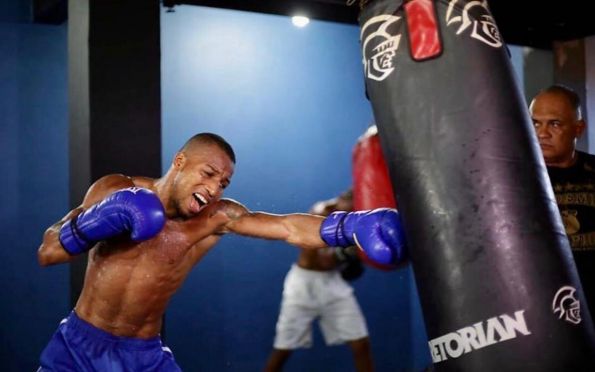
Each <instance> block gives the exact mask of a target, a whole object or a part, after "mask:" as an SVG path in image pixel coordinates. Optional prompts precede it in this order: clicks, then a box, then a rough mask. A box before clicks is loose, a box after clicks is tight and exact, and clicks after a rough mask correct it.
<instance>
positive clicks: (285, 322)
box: [274, 264, 368, 350]
mask: <svg viewBox="0 0 595 372" xmlns="http://www.w3.org/2000/svg"><path fill="white" fill-rule="evenodd" d="M317 318H319V324H320V330H321V331H322V335H323V337H324V341H325V342H326V344H327V345H337V344H342V343H345V342H346V341H353V340H357V339H360V338H363V337H366V336H368V328H367V327H366V320H365V319H364V316H363V314H362V311H361V309H360V307H359V305H358V303H357V300H356V299H355V296H354V294H353V288H352V287H351V286H350V285H349V284H347V282H346V281H345V280H343V278H341V274H340V273H339V272H338V271H336V270H332V271H314V270H306V269H302V268H301V267H299V266H298V265H297V264H293V266H292V267H291V270H289V272H288V273H287V276H286V277H285V282H284V286H283V300H282V301H281V311H280V312H279V319H278V320H277V333H276V335H275V342H274V347H275V349H284V350H287V349H297V348H306V347H310V346H312V323H313V322H314V320H315V319H317Z"/></svg>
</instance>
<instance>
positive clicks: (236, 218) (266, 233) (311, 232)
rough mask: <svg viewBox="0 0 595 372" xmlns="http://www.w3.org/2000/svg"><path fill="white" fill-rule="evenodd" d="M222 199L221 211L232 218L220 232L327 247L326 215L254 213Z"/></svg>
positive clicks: (301, 246) (307, 247) (293, 243)
mask: <svg viewBox="0 0 595 372" xmlns="http://www.w3.org/2000/svg"><path fill="white" fill-rule="evenodd" d="M221 202H222V203H224V204H223V205H224V207H223V208H222V209H221V211H222V212H223V213H225V214H226V215H227V217H228V218H229V220H228V222H227V223H226V224H225V225H224V226H223V228H222V229H221V231H220V232H221V233H226V232H232V233H235V234H240V235H245V236H251V237H254V238H262V239H270V240H282V241H285V242H287V243H289V244H292V245H295V246H298V247H300V248H305V249H316V248H322V247H326V244H325V243H324V241H323V240H322V239H321V238H320V225H321V224H322V220H323V217H320V216H314V215H311V214H286V215H277V214H270V213H263V212H251V211H249V210H248V209H247V208H246V207H244V206H243V205H241V204H240V203H238V202H235V201H232V200H227V199H226V200H222V201H221Z"/></svg>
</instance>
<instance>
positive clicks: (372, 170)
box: [352, 125, 397, 270]
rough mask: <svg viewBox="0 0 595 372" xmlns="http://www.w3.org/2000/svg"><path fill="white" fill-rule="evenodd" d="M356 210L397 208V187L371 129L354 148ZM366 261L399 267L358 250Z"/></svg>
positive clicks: (354, 199)
mask: <svg viewBox="0 0 595 372" xmlns="http://www.w3.org/2000/svg"><path fill="white" fill-rule="evenodd" d="M352 167H353V169H352V170H353V209H354V210H356V211H357V210H364V209H375V208H385V207H388V208H396V206H397V203H396V202H395V197H394V195H393V187H392V184H391V181H390V176H389V175H388V168H387V166H386V162H385V161H384V156H383V154H382V148H381V147H380V139H379V137H378V129H377V128H376V125H373V126H371V127H370V128H368V130H367V131H366V133H364V135H362V136H361V137H360V138H359V139H358V141H357V143H356V144H355V147H354V148H353V158H352ZM358 253H359V256H360V258H361V259H362V261H364V262H366V263H367V264H368V265H370V266H373V267H375V268H378V269H381V270H392V269H394V268H395V267H396V266H393V265H383V264H380V263H377V262H374V261H371V260H370V259H369V258H368V257H367V256H366V254H365V253H364V251H362V250H361V249H359V250H358Z"/></svg>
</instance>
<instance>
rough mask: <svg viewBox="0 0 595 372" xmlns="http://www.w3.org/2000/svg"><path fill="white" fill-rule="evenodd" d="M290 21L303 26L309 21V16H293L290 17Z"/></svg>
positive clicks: (297, 25)
mask: <svg viewBox="0 0 595 372" xmlns="http://www.w3.org/2000/svg"><path fill="white" fill-rule="evenodd" d="M291 23H293V25H294V26H296V27H305V26H306V25H307V24H308V23H310V18H308V17H304V16H293V17H291Z"/></svg>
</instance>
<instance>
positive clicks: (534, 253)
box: [359, 0, 595, 372]
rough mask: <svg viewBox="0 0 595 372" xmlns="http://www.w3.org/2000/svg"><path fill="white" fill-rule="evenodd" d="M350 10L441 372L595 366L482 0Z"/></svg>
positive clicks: (519, 102)
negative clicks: (355, 13)
mask: <svg viewBox="0 0 595 372" xmlns="http://www.w3.org/2000/svg"><path fill="white" fill-rule="evenodd" d="M359 21H360V26H361V47H362V53H363V63H364V72H365V77H366V89H367V93H368V96H369V98H370V101H371V103H372V108H373V112H374V117H375V119H376V123H377V125H378V131H379V134H380V139H381V143H382V147H383V149H384V154H385V160H386V161H387V164H388V168H389V170H390V175H391V177H392V179H393V182H392V183H393V185H394V189H395V195H396V199H397V201H398V204H399V211H400V213H401V217H402V219H403V224H404V227H405V232H406V234H407V240H408V242H409V250H410V255H411V262H412V265H413V268H414V271H415V280H416V284H417V288H418V290H419V295H420V299H421V304H422V310H423V314H424V320H425V323H426V329H427V332H428V338H429V348H430V352H431V355H432V360H433V362H434V367H435V369H436V371H457V372H458V371H469V372H477V371H481V372H486V371H498V372H501V371H515V372H516V371H523V372H527V371H539V372H543V371H556V372H559V371H595V366H594V364H593V355H594V347H595V342H594V332H593V323H592V320H591V317H590V315H589V311H588V309H587V304H586V302H585V297H584V295H583V292H582V288H581V285H580V281H579V279H578V276H577V272H576V267H575V265H574V261H573V259H572V254H571V251H570V247H569V243H568V240H567V237H566V234H565V231H564V227H563V225H562V221H561V218H560V216H559V213H558V208H557V205H556V201H555V198H554V194H553V191H552V189H551V185H550V183H549V178H548V175H547V171H546V168H545V164H544V161H543V159H542V156H541V153H540V149H539V147H538V145H537V141H536V137H535V134H534V130H533V127H532V124H531V121H530V118H529V115H528V111H527V108H526V106H525V103H524V99H523V97H522V94H521V92H520V90H519V88H518V87H517V85H516V82H515V81H514V77H513V70H512V67H511V64H510V61H509V57H508V54H507V51H506V47H505V46H504V45H503V42H502V40H501V39H500V36H499V34H498V30H497V27H496V25H495V23H494V20H493V18H492V16H491V14H490V12H489V9H488V7H487V2H486V1H469V0H442V1H440V0H437V1H431V0H412V1H403V0H378V1H376V0H372V1H369V2H367V3H366V4H365V5H364V6H363V9H362V10H361V12H360V18H359ZM594 269H595V268H594Z"/></svg>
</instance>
